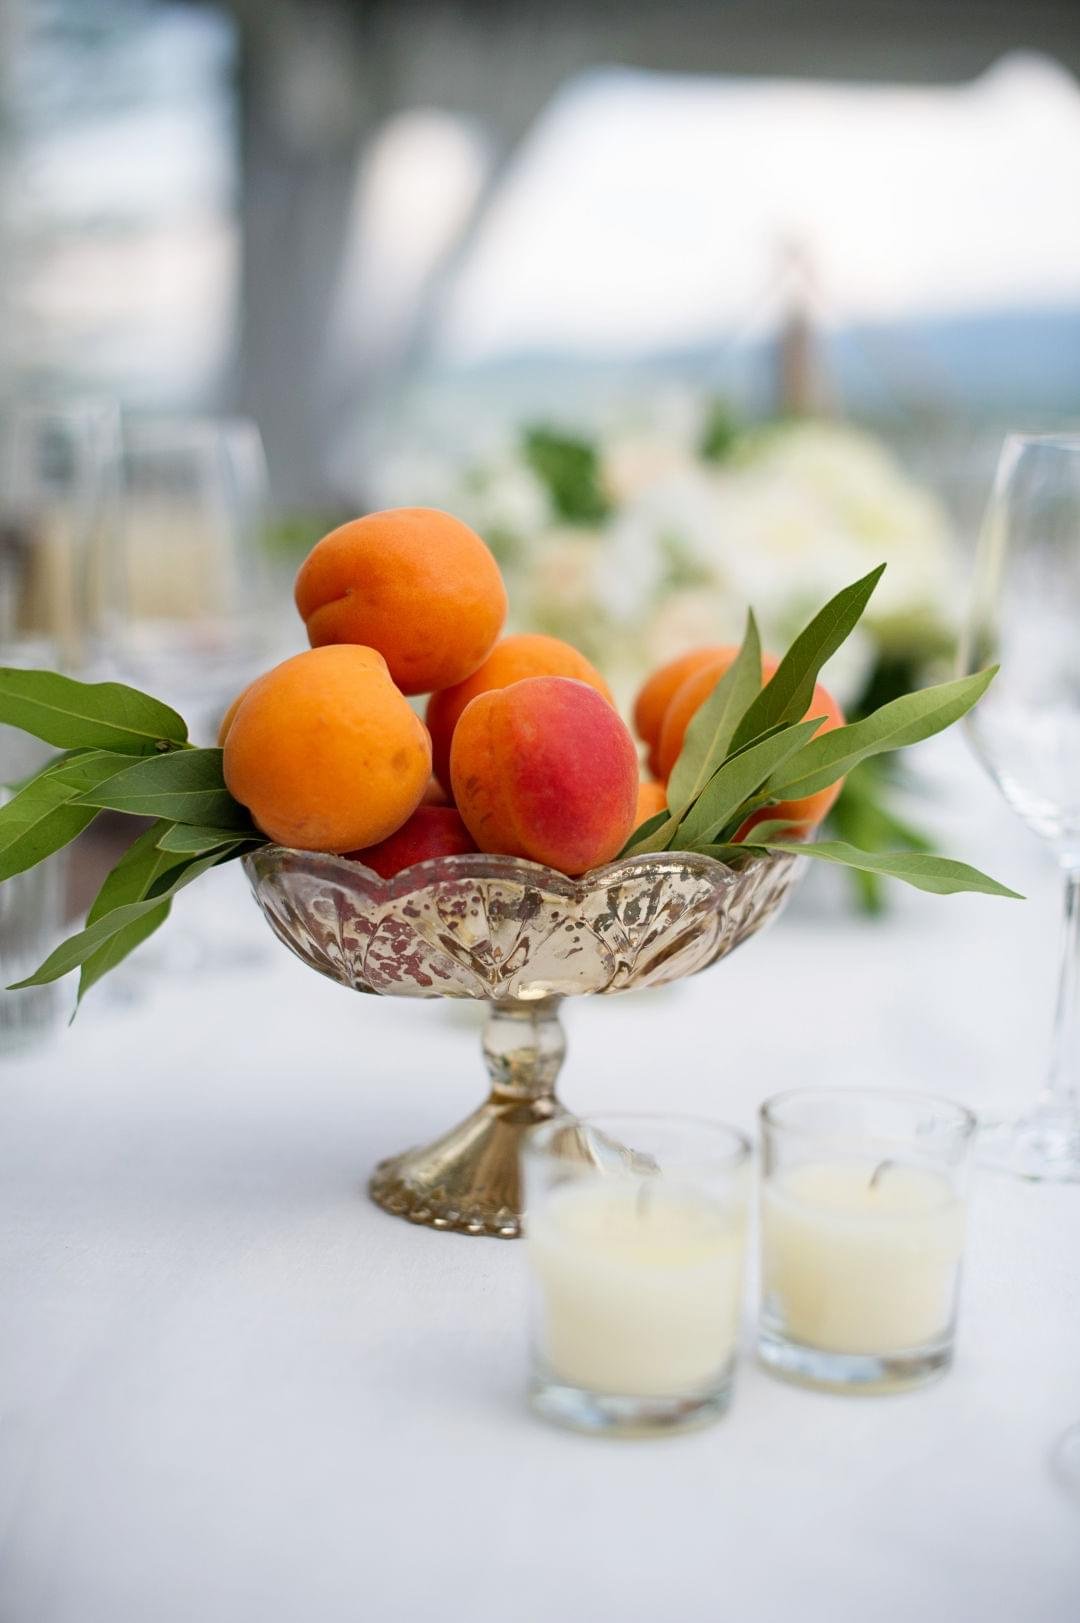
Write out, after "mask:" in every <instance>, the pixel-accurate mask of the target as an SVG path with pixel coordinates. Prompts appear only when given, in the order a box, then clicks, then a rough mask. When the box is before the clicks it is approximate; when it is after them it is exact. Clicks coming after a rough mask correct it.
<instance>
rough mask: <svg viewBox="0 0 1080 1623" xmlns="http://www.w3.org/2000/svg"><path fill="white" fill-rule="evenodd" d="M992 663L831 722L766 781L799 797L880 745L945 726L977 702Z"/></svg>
mask: <svg viewBox="0 0 1080 1623" xmlns="http://www.w3.org/2000/svg"><path fill="white" fill-rule="evenodd" d="M996 670H997V666H996V665H995V666H991V667H990V669H989V670H985V671H979V672H978V673H977V674H976V675H974V676H964V677H961V678H960V679H959V681H956V682H941V683H939V684H938V686H937V687H929V688H922V689H921V690H920V691H919V692H918V693H907V694H905V695H904V697H903V698H901V699H894V700H893V701H892V703H891V704H885V705H882V707H881V709H880V710H875V711H874V712H873V714H872V715H869V716H867V717H866V718H865V719H864V720H863V721H853V722H851V723H850V724H849V725H848V726H846V727H834V728H833V730H832V731H831V732H828V733H822V734H821V736H820V737H819V738H814V739H811V741H810V742H809V743H808V744H807V745H806V747H805V749H803V750H801V751H800V753H799V754H798V755H796V756H795V757H793V759H792V760H790V761H788V762H787V764H786V765H785V767H784V768H783V770H782V771H780V772H776V773H774V774H773V776H772V778H770V780H769V783H768V789H769V793H770V794H771V795H774V796H775V797H776V798H777V799H778V800H801V799H802V798H803V796H804V795H812V794H816V793H817V791H818V790H819V789H826V788H828V786H829V784H831V783H835V782H836V780H837V778H842V777H843V776H844V774H845V773H847V772H850V771H851V769H852V767H854V766H857V765H858V763H859V762H860V761H865V760H867V759H869V757H871V756H873V755H881V754H882V753H884V752H885V751H886V750H897V749H905V748H906V747H907V746H908V745H909V744H918V743H920V742H921V741H922V740H923V739H924V738H931V737H933V735H934V734H935V733H940V732H942V731H944V729H945V728H946V727H951V726H952V724H953V722H954V721H959V719H960V717H961V716H963V715H966V714H967V712H968V711H969V710H970V709H971V707H972V705H974V704H975V703H977V701H978V700H979V699H981V698H982V695H983V694H984V693H985V692H986V690H987V688H988V687H989V686H990V683H991V682H992V681H993V679H994V674H995V672H996Z"/></svg>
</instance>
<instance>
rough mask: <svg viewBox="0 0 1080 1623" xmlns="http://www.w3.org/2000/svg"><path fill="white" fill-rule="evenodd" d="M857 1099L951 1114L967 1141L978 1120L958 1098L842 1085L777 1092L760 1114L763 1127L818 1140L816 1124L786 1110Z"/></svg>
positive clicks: (818, 1131) (922, 1092)
mask: <svg viewBox="0 0 1080 1623" xmlns="http://www.w3.org/2000/svg"><path fill="white" fill-rule="evenodd" d="M837 1099H839V1100H845V1099H849V1100H855V1099H866V1100H869V1101H871V1102H881V1103H889V1102H892V1103H896V1102H899V1103H901V1104H905V1105H932V1106H933V1108H934V1109H935V1110H937V1111H939V1112H941V1113H942V1114H945V1115H951V1116H952V1118H953V1122H954V1124H955V1126H957V1127H958V1128H959V1129H960V1132H961V1133H962V1135H963V1137H964V1138H965V1139H969V1138H971V1137H972V1136H973V1135H974V1133H975V1131H976V1128H977V1127H978V1121H977V1119H976V1117H975V1113H974V1112H973V1111H971V1110H969V1109H968V1107H967V1105H962V1104H960V1103H959V1101H958V1100H956V1099H949V1098H946V1096H945V1095H944V1094H941V1093H926V1092H924V1091H923V1090H922V1089H921V1088H875V1087H863V1086H859V1085H855V1086H852V1087H845V1086H844V1085H843V1084H842V1083H835V1084H823V1085H822V1086H820V1087H809V1088H785V1089H784V1091H783V1092H782V1093H774V1094H773V1095H772V1096H771V1097H770V1098H768V1099H766V1100H765V1102H764V1104H762V1106H761V1109H760V1111H759V1115H760V1118H761V1124H762V1126H763V1127H775V1128H779V1130H780V1131H781V1132H784V1133H798V1134H805V1135H808V1136H810V1137H817V1136H818V1135H819V1133H820V1128H819V1127H817V1126H816V1125H815V1124H814V1123H812V1122H806V1123H804V1122H797V1121H792V1120H790V1119H789V1118H788V1117H787V1116H786V1115H785V1113H784V1112H785V1110H786V1107H787V1106H788V1105H790V1104H800V1103H803V1104H805V1103H807V1102H808V1101H810V1100H826V1101H828V1100H837Z"/></svg>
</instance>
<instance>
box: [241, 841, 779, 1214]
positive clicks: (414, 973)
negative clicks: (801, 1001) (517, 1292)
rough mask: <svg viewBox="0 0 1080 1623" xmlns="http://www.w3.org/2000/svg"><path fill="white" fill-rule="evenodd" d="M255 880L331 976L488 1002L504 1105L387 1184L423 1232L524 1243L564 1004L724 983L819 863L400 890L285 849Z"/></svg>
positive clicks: (522, 870) (511, 868)
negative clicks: (529, 1138) (720, 967)
mask: <svg viewBox="0 0 1080 1623" xmlns="http://www.w3.org/2000/svg"><path fill="white" fill-rule="evenodd" d="M244 866H245V868H246V870H247V875H248V878H249V880H250V881H251V886H252V889H253V891H254V893H255V898H256V900H257V901H258V903H259V906H260V907H261V908H262V910H263V913H264V914H265V915H266V918H267V920H268V921H269V924H270V927H271V929H272V930H273V931H274V933H275V934H276V935H277V936H278V938H279V939H280V940H281V941H283V942H284V943H285V945H286V946H287V947H289V948H290V949H291V950H292V951H293V952H294V953H296V955H297V957H298V958H302V959H303V961H304V963H306V964H310V965H311V967H312V969H317V970H319V972H320V973H321V974H323V975H328V976H329V977H330V979H331V980H335V981H338V982H339V983H340V984H341V985H342V986H351V987H352V988H353V989H354V990H355V991H357V992H373V993H376V994H378V995H380V996H383V997H420V998H431V997H457V998H478V999H483V1000H484V1001H485V1002H486V1003H487V1005H488V1018H487V1025H486V1028H485V1031H484V1038H483V1050H484V1060H485V1063H486V1065H487V1069H488V1073H489V1076H490V1079H491V1091H490V1093H489V1095H488V1097H487V1099H486V1100H485V1102H484V1103H483V1104H482V1105H481V1106H480V1107H479V1109H478V1110H475V1111H473V1113H472V1115H471V1116H469V1117H468V1118H467V1119H466V1120H465V1121H463V1122H461V1123H459V1125H458V1126H456V1127H452V1128H451V1129H450V1131H449V1132H447V1133H444V1134H443V1135H442V1136H441V1137H440V1138H438V1139H436V1140H435V1142H434V1143H432V1144H428V1145H425V1146H424V1147H423V1148H422V1149H414V1150H407V1151H405V1153H404V1154H402V1155H396V1156H394V1157H393V1158H392V1159H391V1160H388V1161H383V1162H381V1163H380V1164H379V1165H378V1166H377V1167H376V1169H375V1172H374V1174H373V1175H372V1178H371V1183H370V1186H369V1188H370V1192H371V1196H372V1199H373V1200H375V1201H376V1202H377V1203H378V1204H379V1205H380V1206H382V1207H384V1208H385V1210H386V1211H388V1212H393V1213H394V1214H395V1215H396V1216H399V1217H407V1218H408V1219H409V1221H410V1222H412V1223H424V1224H428V1225H430V1226H431V1227H432V1228H439V1229H455V1230H457V1231H458V1232H459V1233H463V1234H492V1235H499V1236H502V1237H504V1238H513V1237H514V1236H516V1235H518V1234H519V1233H520V1231H521V1208H522V1201H521V1185H520V1177H519V1170H518V1150H519V1146H520V1141H521V1136H522V1134H523V1133H525V1132H526V1131H527V1130H528V1129H529V1128H530V1127H534V1126H535V1125H536V1124H537V1123H538V1122H542V1121H546V1120H548V1119H549V1118H550V1117H551V1116H554V1115H557V1114H559V1113H560V1112H561V1111H562V1108H563V1107H562V1105H561V1104H560V1102H559V1100H558V1099H557V1097H556V1094H555V1082H556V1078H557V1077H558V1074H559V1068H560V1066H561V1064H562V1061H563V1056H564V1054H565V1051H566V1042H565V1038H564V1035H563V1030H562V1026H561V1024H560V1021H559V1004H560V1002H561V1000H562V999H563V998H564V997H572V996H582V995H584V994H589V993H591V994H599V993H612V992H625V991H629V990H631V989H636V988H639V987H646V986H665V985H667V983H668V982H670V981H676V980H680V979H681V978H682V977H683V976H684V975H693V974H695V973H696V972H697V971H698V970H700V969H706V968H707V967H708V966H709V965H710V964H714V963H716V962H717V960H718V959H720V958H724V957H726V956H727V954H728V953H729V952H732V951H733V950H734V949H735V948H736V947H737V946H739V944H740V943H741V942H743V941H745V940H746V939H747V937H749V936H751V935H753V934H754V933H755V932H756V931H757V930H760V929H761V927H762V925H763V924H765V923H766V922H767V920H769V919H770V918H772V917H773V916H774V915H775V914H776V913H777V912H779V910H780V908H781V907H782V906H783V904H784V902H785V901H786V899H787V897H788V894H789V893H790V891H791V889H792V886H793V884H794V882H795V880H796V878H797V876H798V873H799V870H800V869H801V868H802V866H803V864H802V863H801V862H800V861H799V859H797V858H795V857H792V856H787V855H783V856H772V857H763V858H755V859H752V860H749V861H748V862H747V863H746V866H745V867H743V868H740V869H738V870H736V869H732V868H728V867H726V866H725V865H724V864H723V863H720V862H716V861H714V860H713V859H712V858H711V857H705V856H696V855H693V854H691V853H685V852H678V851H669V852H663V853H661V854H659V855H646V856H631V857H625V858H623V859H622V860H621V861H618V862H613V863H610V864H609V865H608V866H607V867H604V868H597V869H595V870H594V871H593V872H592V873H588V874H585V875H584V876H583V877H582V878H580V879H569V878H567V877H566V875H565V874H561V873H558V872H556V871H555V869H553V868H545V867H542V866H541V865H540V864H539V863H535V862H523V861H520V860H518V859H517V858H515V857H500V856H483V855H476V856H453V857H441V858H437V859H435V860H433V861H430V862H422V863H418V864H417V865H416V866H415V867H413V868H408V869H406V870H405V871H404V872H402V873H400V874H398V875H396V876H395V877H394V878H393V879H389V880H384V879H380V878H379V876H378V875H377V874H375V873H373V872H372V871H371V869H369V868H365V867H363V866H362V865H361V864H360V863H358V862H354V861H352V860H350V859H349V858H346V857H336V856H323V855H320V854H318V853H314V852H310V851H293V850H288V849H286V848H285V847H283V846H279V845H267V846H263V847H261V848H260V849H259V850H257V851H254V852H252V853H251V854H250V855H249V856H247V857H245V858H244Z"/></svg>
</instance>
